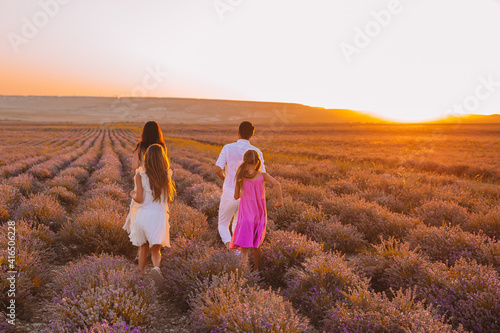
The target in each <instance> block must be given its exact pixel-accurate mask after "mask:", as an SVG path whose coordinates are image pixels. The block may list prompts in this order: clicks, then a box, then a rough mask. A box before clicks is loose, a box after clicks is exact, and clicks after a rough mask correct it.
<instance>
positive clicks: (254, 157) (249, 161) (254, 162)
mask: <svg viewBox="0 0 500 333" xmlns="http://www.w3.org/2000/svg"><path fill="white" fill-rule="evenodd" d="M247 165H251V166H252V167H254V168H255V172H258V171H260V166H261V165H262V162H261V160H260V156H259V153H257V151H256V150H253V149H249V150H247V151H246V152H245V154H244V155H243V162H242V163H241V164H240V166H239V167H238V171H236V182H237V183H239V184H240V188H242V186H243V180H244V179H245V178H246V179H249V178H252V177H253V176H255V174H253V175H251V174H249V173H248V171H247V170H246V169H247Z"/></svg>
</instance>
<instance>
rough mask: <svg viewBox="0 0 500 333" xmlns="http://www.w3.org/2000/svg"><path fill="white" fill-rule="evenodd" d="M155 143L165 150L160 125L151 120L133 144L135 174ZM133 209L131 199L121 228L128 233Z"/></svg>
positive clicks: (133, 168)
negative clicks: (148, 150)
mask: <svg viewBox="0 0 500 333" xmlns="http://www.w3.org/2000/svg"><path fill="white" fill-rule="evenodd" d="M155 143H157V144H159V145H161V146H162V147H163V148H164V149H165V151H166V150H167V145H166V144H165V141H164V140H163V133H162V131H161V128H160V125H158V123H157V122H156V121H154V120H152V121H148V122H147V123H146V124H144V127H143V129H142V134H141V140H140V141H139V142H138V143H137V144H136V145H135V148H134V152H133V154H134V156H133V158H132V170H134V171H135V173H136V174H137V173H138V172H140V171H142V170H144V154H145V153H146V150H147V149H148V148H149V146H151V145H152V144H155ZM134 191H137V188H135V187H134ZM134 211H135V201H134V200H133V199H132V200H131V201H130V209H129V214H128V216H127V218H126V221H125V225H124V226H123V229H125V230H126V231H127V232H128V233H129V234H130V221H131V214H132V213H133V212H134ZM139 251H140V250H139ZM139 255H140V253H138V254H137V257H136V258H135V259H136V260H138V259H139Z"/></svg>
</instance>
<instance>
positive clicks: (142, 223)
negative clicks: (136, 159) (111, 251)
mask: <svg viewBox="0 0 500 333" xmlns="http://www.w3.org/2000/svg"><path fill="white" fill-rule="evenodd" d="M171 172H172V171H171V170H169V175H171ZM137 173H139V174H140V175H141V181H142V186H143V189H144V201H143V202H142V203H137V202H135V201H134V199H132V202H131V203H130V211H129V214H128V216H127V220H126V222H125V225H124V226H123V229H125V230H126V231H127V232H128V233H129V238H130V241H131V242H132V244H134V245H135V246H141V245H143V244H144V243H146V242H149V247H150V248H151V247H152V246H153V245H156V244H159V245H161V246H167V247H170V224H169V223H168V218H169V214H168V203H167V199H166V198H165V196H164V195H162V202H158V201H153V192H152V190H151V187H150V185H149V177H148V176H147V175H146V171H144V168H143V167H139V168H138V169H137V170H136V174H137ZM134 189H136V188H135V187H134Z"/></svg>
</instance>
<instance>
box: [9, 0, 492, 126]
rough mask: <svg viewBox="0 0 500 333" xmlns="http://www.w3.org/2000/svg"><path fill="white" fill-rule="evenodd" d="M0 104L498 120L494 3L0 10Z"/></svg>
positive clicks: (405, 0) (206, 1) (53, 2)
mask: <svg viewBox="0 0 500 333" xmlns="http://www.w3.org/2000/svg"><path fill="white" fill-rule="evenodd" d="M0 22H1V25H0V34H1V36H2V38H1V39H0V94H4V95H11V94H22V95H30V94H31V95H96V96H116V95H118V96H142V95H145V96H166V97H195V98H222V99H242V100H258V101H278V102H296V103H301V104H307V105H311V106H322V107H326V108H346V109H352V110H359V111H364V112H369V113H373V114H378V115H383V116H385V117H387V118H390V119H397V120H426V119H430V118H436V117H439V116H443V115H445V114H447V113H454V114H460V113H472V114H492V113H500V0H474V1H471V0H468V1H467V0H439V1H436V0H418V1H409V0H401V1H397V0H390V1H379V0H343V1H341V0H309V1H306V0H302V1H298V0H267V1H264V0H252V1H250V0H182V1H181V0H155V1H153V0H142V1H139V0H85V1H84V0H80V1H79V0H59V1H58V0H41V1H31V0H24V1H15V0H0Z"/></svg>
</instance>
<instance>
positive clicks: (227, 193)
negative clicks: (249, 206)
mask: <svg viewBox="0 0 500 333" xmlns="http://www.w3.org/2000/svg"><path fill="white" fill-rule="evenodd" d="M249 149H253V150H256V151H257V152H258V153H259V156H260V161H261V162H262V165H261V167H260V170H261V171H262V172H266V168H265V166H264V157H263V156H262V152H261V151H260V149H259V148H256V147H254V146H252V145H251V144H250V142H249V141H248V140H245V139H239V140H238V141H236V142H234V143H230V144H227V145H225V146H224V147H223V148H222V151H221V152H220V154H219V158H218V159H217V162H216V163H215V165H217V166H218V167H219V168H221V169H222V170H224V174H225V176H226V177H225V178H224V186H223V187H222V191H223V193H222V197H223V198H226V199H230V198H233V200H234V188H235V187H236V179H235V177H236V171H238V167H239V166H240V164H241V162H243V155H245V153H246V151H247V150H249Z"/></svg>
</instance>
